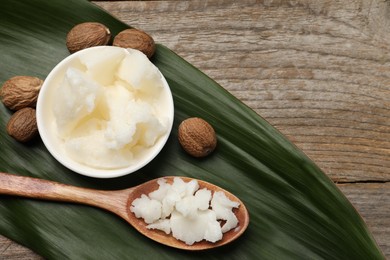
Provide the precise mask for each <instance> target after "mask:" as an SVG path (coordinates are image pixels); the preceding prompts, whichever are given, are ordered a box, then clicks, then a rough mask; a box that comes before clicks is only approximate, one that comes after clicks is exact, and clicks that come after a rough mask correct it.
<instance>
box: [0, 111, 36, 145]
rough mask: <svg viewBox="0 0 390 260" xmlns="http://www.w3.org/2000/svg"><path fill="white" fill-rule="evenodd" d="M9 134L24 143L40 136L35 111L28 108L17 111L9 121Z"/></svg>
mask: <svg viewBox="0 0 390 260" xmlns="http://www.w3.org/2000/svg"><path fill="white" fill-rule="evenodd" d="M7 133H8V134H9V135H10V136H12V137H13V138H14V139H15V140H17V141H19V142H22V143H25V142H28V141H30V140H31V139H32V138H34V137H35V136H36V135H37V134H38V126H37V118H36V115H35V109H34V108H31V107H26V108H22V109H20V110H18V111H16V112H15V113H14V114H13V115H12V116H11V118H10V119H9V121H8V124H7Z"/></svg>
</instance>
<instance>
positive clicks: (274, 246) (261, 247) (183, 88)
mask: <svg viewBox="0 0 390 260" xmlns="http://www.w3.org/2000/svg"><path fill="white" fill-rule="evenodd" d="M84 21H98V22H101V23H103V24H105V25H106V26H108V27H109V28H110V30H111V32H112V33H113V35H116V34H117V33H118V32H119V31H121V30H122V29H124V28H127V25H125V24H124V23H122V22H120V21H118V20H116V19H115V18H113V17H112V16H110V15H109V14H107V13H106V12H104V11H103V10H101V9H99V8H97V7H96V6H94V5H93V4H91V3H89V2H87V1H82V0H71V1H69V0H51V1H46V0H24V1H22V0H18V1H15V0H3V1H1V3H0V60H1V64H0V81H1V82H4V81H5V80H7V79H8V78H10V77H11V76H15V75H33V76H38V77H41V78H45V76H46V75H47V74H48V73H49V71H50V70H51V69H52V68H53V67H54V66H55V65H56V64H57V63H58V62H59V61H60V60H62V59H63V58H64V57H66V56H67V55H69V53H68V51H67V49H66V46H65V37H66V33H67V32H68V31H69V30H70V28H71V27H73V26H74V25H75V24H77V23H80V22H84ZM153 62H154V63H155V64H156V65H157V66H158V67H159V69H160V70H161V72H162V73H163V74H164V76H165V77H166V78H167V81H168V83H169V84H170V87H171V89H172V92H173V95H174V102H175V122H174V128H173V131H172V134H171V136H170V139H169V140H168V143H167V145H166V147H165V148H164V149H163V152H162V153H161V154H160V155H159V156H158V157H157V158H156V159H155V160H153V162H152V163H151V164H150V165H148V166H147V167H145V168H143V169H142V170H140V171H138V172H136V173H134V174H131V175H128V176H125V177H121V178H115V179H108V180H101V179H92V178H88V177H83V176H80V175H78V174H76V173H73V172H71V171H69V170H67V169H66V168H64V167H63V166H61V165H60V164H59V163H58V162H56V161H55V160H54V159H53V158H52V157H51V155H50V154H49V153H48V151H47V150H46V148H45V147H44V145H43V144H42V141H41V140H40V139H38V140H36V141H34V142H32V143H29V144H19V143H17V142H16V141H14V140H13V139H12V138H10V137H9V136H8V135H7V133H6V131H5V126H6V123H7V121H8V119H9V117H10V115H11V113H12V112H11V111H9V110H7V109H6V108H5V107H4V106H2V105H1V106H0V138H1V139H0V140H1V145H0V171H3V172H10V173H15V174H20V175H25V176H34V177H38V178H42V179H48V180H54V181H58V182H62V183H66V184H72V185H77V186H82V187H91V188H96V189H120V188H127V187H131V186H134V185H136V184H139V183H141V182H144V181H146V180H150V179H153V178H157V177H160V176H166V175H179V176H189V177H196V178H199V179H203V180H206V181H209V182H211V183H214V184H216V185H219V186H221V187H223V188H225V189H227V190H229V191H230V192H232V193H233V194H235V195H236V196H238V197H239V198H240V199H241V200H242V201H243V202H244V203H245V204H246V206H247V208H248V210H249V213H250V218H251V222H250V224H249V227H248V230H247V231H246V232H245V233H244V235H243V236H242V237H241V238H240V239H238V240H237V241H235V242H234V243H232V244H230V245H229V246H225V247H222V248H218V249H215V250H209V251H204V252H197V253H194V252H186V251H182V250H178V249H173V248H170V247H167V246H163V245H160V244H157V243H155V242H153V241H152V240H150V239H148V238H146V237H143V236H142V235H141V234H139V233H138V232H137V231H135V229H133V228H132V227H131V226H129V225H128V224H127V223H126V222H125V221H123V220H121V219H119V218H118V217H116V216H114V215H113V214H111V213H108V212H105V211H103V210H100V209H95V208H91V207H87V206H82V205H72V204H66V203H54V202H45V201H38V200H31V199H21V198H13V197H9V196H4V195H2V196H0V233H1V234H3V235H5V236H7V237H9V238H11V239H13V240H15V241H17V242H19V243H21V244H24V245H26V246H28V247H30V248H31V249H33V250H34V251H36V252H37V253H38V254H40V255H42V256H43V257H45V258H48V259H140V258H142V259H156V258H158V259H172V258H174V257H177V258H183V257H185V258H189V259H191V258H199V257H207V259H221V258H226V257H228V258H232V259H383V258H384V256H383V255H382V253H381V252H380V250H379V249H378V246H377V245H376V244H375V242H374V240H373V238H372V236H371V234H370V233H369V231H368V229H367V227H366V226H365V224H364V222H363V221H362V219H361V217H360V216H359V215H358V213H357V212H356V210H355V209H354V208H353V207H352V205H351V204H350V202H349V201H348V200H347V199H346V198H345V196H344V195H343V194H342V193H341V192H340V191H339V190H338V189H337V187H336V186H335V185H334V184H333V183H332V181H331V180H330V179H329V178H328V177H327V176H326V175H325V174H324V173H323V172H321V170H320V169H319V168H318V167H317V166H316V165H315V164H314V163H313V162H312V161H310V160H309V159H308V158H307V157H306V156H305V155H304V154H303V153H302V152H301V151H299V150H298V149H297V148H296V147H295V146H294V145H293V144H291V143H290V142H289V141H288V140H287V139H286V138H285V137H283V136H282V135H281V134H280V133H279V132H278V131H277V130H275V129H274V128H273V127H272V126H270V125H269V124H268V123H267V122H266V121H265V120H264V119H262V118H261V117H260V116H258V115H257V114H256V113H255V112H253V111H252V110H251V109H250V108H248V107H247V106H245V105H244V104H243V103H241V102H240V101H239V100H237V99H236V98H235V97H233V96H232V95H231V94H229V93H228V92H227V91H226V90H224V89H223V88H222V87H220V86H219V85H218V84H217V83H216V82H214V81H213V80H212V79H210V78H209V77H207V76H206V75H204V74H203V73H202V72H200V71H199V70H198V69H196V68H195V67H193V66H192V65H191V64H189V63H187V62H186V61H185V60H183V59H182V58H180V57H179V56H177V55H176V54H175V53H173V52H172V51H170V50H169V49H168V48H166V47H164V46H162V45H158V47H157V52H156V54H155V56H154V58H153ZM193 116H199V117H202V118H204V119H205V120H207V121H208V122H209V123H210V124H211V125H213V126H214V128H215V130H216V132H217V134H218V147H217V149H216V151H215V152H214V153H213V154H212V155H211V156H209V157H207V158H205V159H195V158H192V157H190V156H188V155H186V154H185V153H184V152H183V151H182V149H181V148H180V146H179V144H178V142H177V127H178V124H179V123H180V122H181V120H183V119H185V118H187V117H193Z"/></svg>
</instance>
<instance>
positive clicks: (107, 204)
mask: <svg viewBox="0 0 390 260" xmlns="http://www.w3.org/2000/svg"><path fill="white" fill-rule="evenodd" d="M164 178H165V179H166V180H167V182H168V183H172V182H173V178H174V177H164ZM180 178H182V179H183V180H184V181H185V182H189V181H191V180H192V179H191V178H187V177H180ZM197 181H198V183H199V187H200V189H202V188H207V189H209V190H211V191H214V192H215V191H223V192H224V193H225V195H226V196H227V197H228V198H229V199H230V200H232V201H237V202H238V203H240V206H239V207H238V208H237V209H234V211H233V212H234V213H235V214H236V216H237V218H238V221H239V224H238V227H237V228H235V229H233V230H230V231H228V232H226V233H224V235H223V238H222V240H219V241H217V242H216V243H211V242H207V241H205V240H203V241H200V242H198V243H195V244H193V245H191V246H189V245H187V244H185V243H184V242H182V241H179V240H177V239H176V238H174V237H173V236H172V235H167V234H165V233H164V232H162V231H159V230H150V229H147V228H146V226H147V224H146V223H145V222H144V221H143V219H141V218H140V219H138V218H136V217H135V215H134V213H132V212H131V211H130V205H131V203H132V201H133V200H134V199H136V198H139V197H140V196H141V195H142V194H149V193H150V192H151V191H154V190H156V189H158V187H159V185H158V183H157V179H154V180H151V181H148V182H146V183H143V184H141V185H138V186H136V187H133V188H129V189H124V190H115V191H105V190H94V189H87V188H80V187H75V186H70V185H65V184H61V183H57V182H52V181H47V180H42V179H37V178H31V177H23V176H17V175H12V174H8V173H0V194H6V195H14V196H21V197H28V198H36V199H42V200H53V201H63V202H71V203H81V204H86V205H90V206H94V207H98V208H102V209H105V210H108V211H111V212H113V213H115V214H116V215H118V216H120V217H122V218H123V219H125V220H126V221H127V222H128V223H130V224H131V225H132V226H133V227H134V228H135V229H137V230H138V231H139V232H140V233H141V234H143V235H145V236H147V237H149V238H151V239H153V240H155V241H157V242H159V243H161V244H164V245H167V246H171V247H175V248H179V249H185V250H205V249H210V248H215V247H219V246H222V245H225V244H227V243H229V242H232V241H233V240H235V239H237V238H238V237H239V236H241V235H242V234H243V233H244V231H245V229H246V228H247V226H248V224H249V214H248V211H247V209H246V207H245V205H244V204H243V203H242V202H241V201H240V200H239V199H238V198H237V197H236V196H234V195H233V194H231V193H229V192H227V191H225V190H223V189H222V188H220V187H218V186H215V185H213V184H211V183H208V182H205V181H201V180H197Z"/></svg>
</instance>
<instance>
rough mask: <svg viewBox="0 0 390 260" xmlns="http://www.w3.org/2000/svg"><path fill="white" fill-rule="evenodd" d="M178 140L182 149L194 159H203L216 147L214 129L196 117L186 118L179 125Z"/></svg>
mask: <svg viewBox="0 0 390 260" xmlns="http://www.w3.org/2000/svg"><path fill="white" fill-rule="evenodd" d="M178 138H179V143H180V145H181V146H182V147H183V149H184V150H185V151H186V152H187V153H188V154H190V155H192V156H194V157H205V156H207V155H209V154H210V153H211V152H213V151H214V149H215V147H216V146H217V136H216V134H215V131H214V128H213V127H212V126H211V125H210V124H209V123H208V122H206V121H205V120H203V119H201V118H198V117H192V118H188V119H186V120H184V121H183V122H181V123H180V125H179V130H178Z"/></svg>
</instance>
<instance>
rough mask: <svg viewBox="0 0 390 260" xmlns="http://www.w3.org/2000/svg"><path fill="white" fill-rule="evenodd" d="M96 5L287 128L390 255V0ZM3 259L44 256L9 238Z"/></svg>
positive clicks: (2, 246)
mask: <svg viewBox="0 0 390 260" xmlns="http://www.w3.org/2000/svg"><path fill="white" fill-rule="evenodd" d="M95 3H96V4H97V5H99V6H100V7H102V8H104V9H106V10H107V11H109V12H110V13H112V14H113V15H115V16H116V17H118V18H119V19H120V20H122V21H124V22H126V23H128V24H129V25H131V26H133V27H136V28H139V29H142V30H144V31H146V32H148V33H149V34H151V35H152V36H153V37H154V39H155V40H156V42H159V43H162V44H164V45H166V46H168V47H169V48H171V49H172V50H174V51H175V52H177V53H178V54H179V55H180V56H182V57H184V58H185V59H186V60H188V61H189V62H190V63H192V64H194V65H195V66H196V67H198V68H200V69H201V70H202V71H203V72H205V73H206V74H207V75H209V76H210V77H212V78H213V79H215V80H216V81H217V82H218V83H220V84H221V85H222V86H223V87H224V88H226V89H227V90H228V91H230V92H231V93H232V94H233V95H235V96H236V97H238V98H239V99H240V100H242V101H243V102H244V103H246V104H247V105H248V106H250V107H251V108H252V109H254V110H255V111H256V112H257V113H258V114H259V115H261V116H262V117H264V118H265V119H266V120H268V121H269V122H270V123H271V124H272V125H274V126H275V127H276V128H277V129H278V130H280V131H281V132H282V133H283V134H285V135H286V136H287V137H288V138H289V139H290V140H291V141H292V142H294V143H295V144H296V145H297V146H298V147H299V148H301V149H302V150H303V151H304V152H305V153H306V154H307V155H308V156H310V157H311V158H312V159H313V160H314V161H315V162H316V163H317V164H318V165H319V166H320V167H321V168H322V169H323V170H324V172H325V173H326V174H327V175H328V176H329V177H331V178H332V179H333V180H334V181H335V182H336V183H339V184H338V186H339V187H340V189H341V190H342V191H343V193H344V194H345V195H346V196H347V198H348V199H349V200H350V201H351V202H352V203H353V205H354V206H355V207H356V209H357V211H358V212H359V213H360V214H361V215H362V217H363V218H364V219H365V221H366V223H367V225H368V227H369V229H370V230H371V231H372V233H373V235H374V237H375V239H376V240H377V242H378V244H379V246H380V247H381V248H382V250H383V252H384V254H385V255H386V257H387V258H389V259H390V212H389V211H390V186H389V185H390V184H389V181H390V160H389V158H390V66H389V65H390V1H382V0H349V1H348V3H345V2H343V1H334V0H315V1H310V0H295V1H287V0H267V1H256V0H240V1H233V0H208V1H203V0H192V1H110V2H102V1H99V2H95ZM0 258H2V259H3V258H4V259H23V260H26V259H34V260H35V259H40V258H39V256H37V255H36V254H34V253H32V252H31V251H29V250H28V249H26V248H24V247H22V246H19V245H17V244H15V243H13V242H12V241H10V240H8V239H6V238H4V237H1V236H0Z"/></svg>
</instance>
